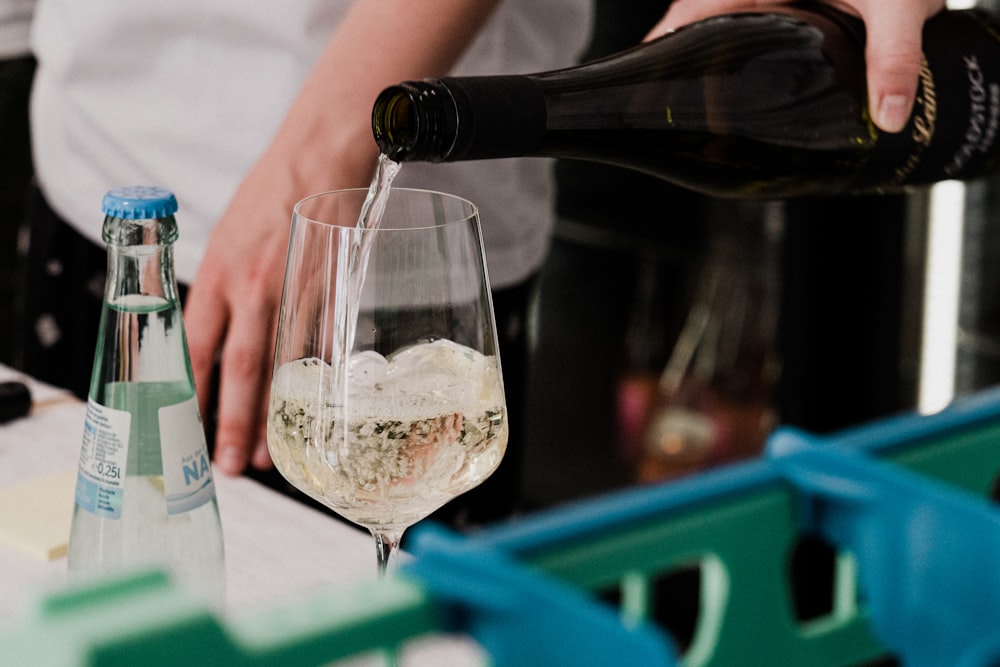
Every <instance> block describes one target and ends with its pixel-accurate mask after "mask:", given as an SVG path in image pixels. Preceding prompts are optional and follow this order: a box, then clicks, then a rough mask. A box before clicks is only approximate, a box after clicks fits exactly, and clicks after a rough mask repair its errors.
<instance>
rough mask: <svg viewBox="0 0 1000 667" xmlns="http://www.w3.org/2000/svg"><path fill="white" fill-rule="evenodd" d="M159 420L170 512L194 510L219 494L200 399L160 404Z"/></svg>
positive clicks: (179, 512) (165, 486) (180, 512)
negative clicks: (200, 411)
mask: <svg viewBox="0 0 1000 667" xmlns="http://www.w3.org/2000/svg"><path fill="white" fill-rule="evenodd" d="M159 422H160V452H161V455H162V457H163V488H164V491H165V492H166V496H167V513H168V514H182V513H184V512H190V511H191V510H193V509H196V508H198V507H201V506H202V505H204V504H205V503H207V502H209V501H211V500H212V499H213V498H215V482H214V481H213V479H212V466H211V464H210V463H209V458H208V446H207V444H206V443H205V429H204V428H203V427H202V423H201V415H200V413H199V412H198V399H197V398H196V397H193V396H192V397H191V398H190V399H188V400H186V401H184V402H182V403H177V404H175V405H168V406H165V407H162V408H160V412H159Z"/></svg>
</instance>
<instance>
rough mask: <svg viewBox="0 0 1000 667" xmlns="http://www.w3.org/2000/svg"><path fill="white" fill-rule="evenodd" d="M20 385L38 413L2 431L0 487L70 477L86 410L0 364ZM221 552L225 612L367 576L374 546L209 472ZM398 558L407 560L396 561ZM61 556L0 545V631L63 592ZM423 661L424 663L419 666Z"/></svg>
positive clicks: (455, 656) (462, 657) (279, 498)
mask: <svg viewBox="0 0 1000 667" xmlns="http://www.w3.org/2000/svg"><path fill="white" fill-rule="evenodd" d="M7 380H21V381H24V382H26V383H27V384H28V386H29V387H30V388H31V391H32V398H33V402H34V403H35V405H36V406H37V407H36V409H34V410H33V412H32V414H31V415H30V416H28V417H24V418H22V419H17V420H14V421H12V422H9V423H7V424H0V490H3V489H5V488H8V487H11V486H13V485H15V484H18V483H21V482H24V481H28V480H31V479H33V478H39V477H43V476H46V475H50V474H53V473H58V472H61V471H66V472H72V471H75V470H76V466H77V460H78V456H79V448H80V442H81V436H82V433H83V420H84V411H85V406H84V404H83V403H81V402H80V401H77V400H75V399H73V398H72V396H70V395H69V394H67V393H66V392H63V391H62V390H59V389H56V388H54V387H51V386H48V385H44V384H41V383H38V382H35V381H33V380H32V379H31V378H27V377H25V376H23V375H21V374H19V373H17V372H16V371H14V370H12V369H10V368H8V367H5V366H3V365H0V382H2V381H7ZM215 483H216V491H217V495H218V499H219V509H220V512H221V515H222V526H223V534H224V540H225V549H226V588H227V615H228V616H229V617H230V618H233V619H238V618H239V617H240V616H241V615H242V614H245V613H247V612H254V611H260V610H261V609H264V608H267V607H269V606H270V605H272V604H279V603H287V602H288V601H289V600H290V599H292V600H294V596H295V595H296V594H297V593H304V592H307V591H313V592H315V589H316V587H317V586H321V585H329V584H334V585H336V584H348V583H353V582H358V581H361V580H363V579H364V578H374V577H375V546H374V543H373V540H372V538H371V536H370V535H369V534H368V533H367V532H363V531H362V530H360V529H357V528H354V527H352V526H351V525H349V524H346V523H344V522H341V521H338V520H336V519H334V518H332V517H329V516H327V515H325V514H323V513H321V512H318V511H316V510H314V509H312V508H309V507H306V506H305V505H303V504H301V503H299V502H296V501H295V500H292V499H291V498H288V497H286V496H283V495H281V494H279V493H276V492H275V491H272V490H271V489H268V488H267V487H265V486H263V485H261V484H258V483H257V482H254V481H253V480H250V479H248V478H246V477H229V476H227V475H225V474H223V473H221V472H216V473H215ZM404 558H405V556H404ZM65 578H66V559H65V558H59V559H56V560H52V561H46V560H44V559H42V558H41V557H38V556H33V555H31V554H28V553H26V552H23V551H21V550H18V549H15V548H12V547H10V546H7V545H4V544H0V628H2V627H3V625H4V624H5V622H7V621H9V620H10V619H11V618H12V617H13V616H15V615H16V614H17V613H19V610H21V609H22V608H23V607H24V606H25V605H26V604H28V603H29V602H30V601H31V600H32V599H34V598H35V597H37V596H38V595H39V594H41V592H43V591H45V590H48V589H50V588H57V587H59V586H61V585H62V584H63V583H64V581H65ZM443 650H445V651H447V655H448V656H449V658H448V660H447V662H441V660H442V659H443V658H444V655H440V654H439V655H435V654H434V652H431V653H430V655H429V656H428V658H429V659H428V660H427V664H458V663H462V662H467V661H468V660H470V659H471V658H472V653H470V652H469V649H468V647H466V648H464V649H463V648H462V647H457V648H456V647H455V646H451V647H450V648H445V649H443ZM421 662H423V661H421Z"/></svg>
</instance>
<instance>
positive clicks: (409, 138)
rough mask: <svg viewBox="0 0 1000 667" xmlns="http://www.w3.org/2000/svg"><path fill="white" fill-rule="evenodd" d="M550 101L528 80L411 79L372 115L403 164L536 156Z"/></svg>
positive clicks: (388, 150) (387, 149)
mask: <svg viewBox="0 0 1000 667" xmlns="http://www.w3.org/2000/svg"><path fill="white" fill-rule="evenodd" d="M546 115H547V114H546V107H545V98H544V96H543V94H542V91H541V89H540V88H539V87H538V85H537V84H536V83H535V82H534V81H533V80H532V79H531V77H528V76H516V75H510V76H482V77H461V78H445V79H426V80H424V81H407V82H403V83H401V84H399V85H396V86H391V87H390V88H387V89H386V90H385V91H383V92H382V93H381V94H380V95H379V96H378V98H377V99H376V101H375V106H374V109H373V111H372V128H373V131H374V133H375V140H376V142H377V143H378V146H379V150H380V151H381V152H382V153H383V154H384V155H386V156H388V157H389V158H391V159H393V160H396V161H397V162H412V161H420V160H422V161H429V162H445V161H448V162H451V161H458V160H484V159H492V158H501V157H510V156H512V155H532V154H534V153H536V152H537V151H538V150H539V148H540V147H541V145H542V141H543V139H544V135H545V125H546Z"/></svg>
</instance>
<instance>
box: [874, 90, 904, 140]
mask: <svg viewBox="0 0 1000 667" xmlns="http://www.w3.org/2000/svg"><path fill="white" fill-rule="evenodd" d="M877 113H878V116H877V117H876V118H875V124H876V125H878V126H879V127H880V128H882V129H883V130H885V131H886V132H899V131H900V130H902V129H903V128H904V127H906V121H908V120H909V119H910V100H909V99H908V98H907V97H906V96H905V95H886V96H884V97H883V98H882V101H881V102H880V103H879V105H878V110H877Z"/></svg>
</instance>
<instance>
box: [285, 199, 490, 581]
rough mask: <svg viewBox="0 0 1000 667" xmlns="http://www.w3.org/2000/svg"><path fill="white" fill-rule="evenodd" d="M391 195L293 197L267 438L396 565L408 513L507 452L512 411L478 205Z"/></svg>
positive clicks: (307, 486) (318, 495)
mask: <svg viewBox="0 0 1000 667" xmlns="http://www.w3.org/2000/svg"><path fill="white" fill-rule="evenodd" d="M373 193H374V189H373ZM385 195H387V197H386V196H385ZM379 199H381V204H379V205H378V206H377V207H374V208H377V209H378V211H377V213H381V215H380V216H379V215H376V214H375V213H371V215H370V216H369V213H367V212H368V211H369V208H370V207H371V202H370V200H369V192H368V191H367V190H365V189H355V190H339V191H334V192H327V193H323V194H319V195H315V196H312V197H308V198H306V199H304V200H302V201H301V202H299V203H298V204H297V205H296V206H295V211H294V214H293V217H292V227H291V236H290V241H289V248H288V260H287V265H286V268H285V282H284V290H283V295H282V302H281V312H280V315H279V322H278V337H277V343H276V349H275V360H274V373H273V379H272V382H271V394H270V400H269V407H268V422H267V440H268V448H269V450H270V453H271V457H272V459H273V460H274V463H275V465H276V466H277V468H278V470H279V471H280V472H281V474H282V475H283V476H284V477H285V478H286V479H287V480H288V481H289V482H290V483H291V484H292V485H294V486H295V487H296V488H298V489H299V490H301V491H303V492H304V493H306V494H308V495H309V496H311V497H312V498H314V499H316V500H318V501H319V502H321V503H323V504H324V505H326V506H328V507H330V508H331V509H332V510H334V511H335V512H337V513H338V514H340V515H341V516H343V517H345V518H347V519H349V520H351V521H353V522H355V523H357V524H359V525H361V526H363V527H365V528H368V529H369V530H370V531H371V533H372V535H373V536H374V538H375V544H376V550H377V554H378V572H379V575H380V576H384V574H385V572H386V568H387V567H388V566H389V564H390V563H391V561H392V560H393V559H394V555H395V553H396V551H397V547H398V545H399V541H400V539H401V538H402V535H403V531H404V530H405V529H406V528H408V527H409V526H411V525H413V524H414V523H415V522H417V521H419V520H420V519H423V518H424V517H426V516H427V515H428V514H430V513H431V512H433V511H434V510H435V509H437V508H438V507H440V506H441V505H443V504H445V503H446V502H448V501H449V500H451V499H452V498H454V497H456V496H458V495H460V494H462V493H464V492H466V491H468V490H469V489H471V488H473V487H475V486H477V485H478V484H480V483H481V482H482V481H483V480H484V479H486V478H487V477H489V475H490V474H492V472H493V471H494V470H495V469H496V467H497V466H498V465H499V463H500V460H501V458H502V457H503V454H504V451H505V449H506V446H507V410H506V403H505V400H504V392H503V381H502V375H501V370H500V359H499V355H498V352H497V342H496V340H497V339H496V325H495V323H494V318H493V307H492V301H491V296H490V290H489V281H488V277H487V273H486V265H485V258H484V252H483V245H482V235H481V231H480V227H479V216H478V211H477V209H476V207H475V206H474V205H473V204H472V203H470V202H468V201H466V200H464V199H461V198H459V197H455V196H452V195H447V194H442V193H439V192H431V191H425V190H410V189H401V188H391V189H388V188H387V189H386V191H385V192H383V193H382V196H380V197H379ZM383 206H384V212H383ZM368 217H372V218H374V219H373V220H367V218H368ZM379 217H380V218H381V219H380V221H379V220H378V218H379ZM359 219H360V220H361V223H360V224H359Z"/></svg>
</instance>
